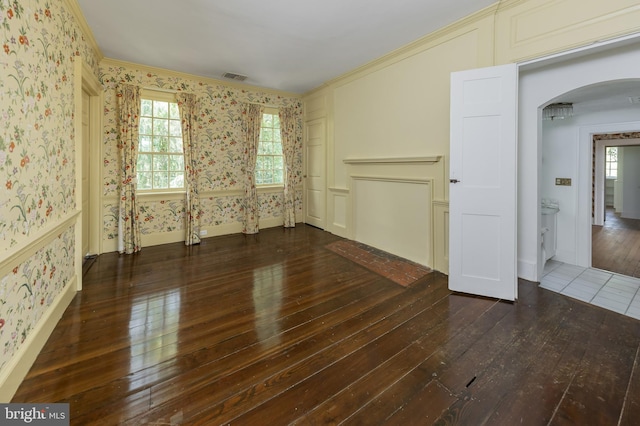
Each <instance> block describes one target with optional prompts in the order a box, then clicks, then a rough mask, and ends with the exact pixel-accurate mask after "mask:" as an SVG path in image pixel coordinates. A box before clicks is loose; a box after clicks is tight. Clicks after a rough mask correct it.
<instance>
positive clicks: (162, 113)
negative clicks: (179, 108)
mask: <svg viewBox="0 0 640 426" xmlns="http://www.w3.org/2000/svg"><path fill="white" fill-rule="evenodd" d="M153 116H154V117H160V118H169V102H162V101H153Z"/></svg>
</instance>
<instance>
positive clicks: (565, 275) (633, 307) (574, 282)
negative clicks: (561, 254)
mask: <svg viewBox="0 0 640 426" xmlns="http://www.w3.org/2000/svg"><path fill="white" fill-rule="evenodd" d="M540 287H542V288H546V289H547V290H551V291H555V292H557V293H560V294H564V295H565V296H568V297H572V298H574V299H578V300H582V301H584V302H587V303H590V304H592V305H596V306H600V307H602V308H605V309H609V310H611V311H614V312H618V313H620V314H623V315H626V316H629V317H632V318H636V319H640V291H639V289H640V279H639V278H633V277H628V276H626V275H619V274H614V273H612V272H607V271H603V270H600V269H593V268H583V267H581V266H575V265H568V264H565V263H562V262H557V261H554V260H549V261H547V263H546V264H545V267H544V272H543V275H542V280H541V282H540Z"/></svg>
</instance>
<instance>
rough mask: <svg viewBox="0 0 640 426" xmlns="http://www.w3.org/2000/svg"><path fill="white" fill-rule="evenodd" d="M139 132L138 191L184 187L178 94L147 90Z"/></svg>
mask: <svg viewBox="0 0 640 426" xmlns="http://www.w3.org/2000/svg"><path fill="white" fill-rule="evenodd" d="M139 134H140V135H139V142H138V162H137V170H136V172H137V178H138V190H139V191H145V192H148V191H180V190H184V151H183V149H182V125H181V122H180V110H179V109H178V104H177V102H176V100H175V95H174V94H172V93H163V92H151V91H145V92H143V94H142V101H141V109H140V127H139Z"/></svg>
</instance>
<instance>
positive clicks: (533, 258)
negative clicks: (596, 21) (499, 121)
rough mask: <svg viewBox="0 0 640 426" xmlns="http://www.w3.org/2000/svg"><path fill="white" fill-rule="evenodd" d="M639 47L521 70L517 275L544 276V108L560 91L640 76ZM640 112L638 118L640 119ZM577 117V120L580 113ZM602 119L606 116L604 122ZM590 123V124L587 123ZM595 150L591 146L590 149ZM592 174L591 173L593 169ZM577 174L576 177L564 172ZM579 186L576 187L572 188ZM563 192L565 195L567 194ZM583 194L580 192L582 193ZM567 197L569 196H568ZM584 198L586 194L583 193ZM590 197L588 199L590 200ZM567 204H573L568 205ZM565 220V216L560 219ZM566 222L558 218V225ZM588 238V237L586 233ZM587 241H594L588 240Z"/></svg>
mask: <svg viewBox="0 0 640 426" xmlns="http://www.w3.org/2000/svg"><path fill="white" fill-rule="evenodd" d="M638 63H640V48H638V47H637V46H626V47H622V48H618V49H611V50H610V51H607V52H602V53H596V54H592V55H588V56H583V57H580V58H577V59H572V60H567V61H564V62H561V63H557V64H551V65H547V66H544V67H541V68H537V69H530V70H526V69H525V70H522V71H521V73H520V82H519V83H520V96H519V121H518V126H519V129H518V150H519V152H518V178H519V182H518V194H519V199H518V275H519V276H520V277H521V278H524V279H527V280H531V281H539V279H540V274H541V272H542V259H541V256H542V253H541V250H540V208H539V205H540V199H541V190H542V186H540V187H539V186H538V182H539V181H540V182H541V184H542V180H543V179H542V143H541V139H542V138H541V136H542V124H541V120H540V109H539V108H540V107H542V106H545V105H547V104H549V103H551V102H552V101H553V100H554V99H555V98H557V97H558V96H560V95H562V94H564V93H567V92H570V91H573V90H576V89H579V88H581V87H584V86H588V85H592V84H596V83H599V82H603V81H613V80H623V79H640V69H639V68H638ZM638 117H640V116H638V115H636V116H635V118H634V120H637V119H638ZM576 119H578V118H577V117H576ZM602 119H603V117H600V118H599V119H598V120H602ZM609 120H615V121H614V122H623V121H624V119H623V118H621V117H618V116H617V117H615V118H612V117H609ZM600 122H601V123H602V122H603V121H600ZM584 124H585V125H586V123H584ZM579 133H580V132H578V135H576V134H575V133H574V134H573V135H571V139H570V143H571V144H573V145H574V148H573V149H577V147H578V139H579V138H580V136H579ZM588 153H590V149H589V150H588ZM584 154H585V153H584V152H583V151H582V152H580V153H578V154H577V155H578V157H577V158H576V161H579V162H580V161H587V162H588V161H589V158H588V155H587V157H586V159H585V158H583V157H582V155H584ZM567 167H570V168H572V170H571V171H572V173H573V175H574V176H576V177H577V178H578V179H580V178H581V176H580V173H581V172H580V170H579V169H578V167H577V163H574V164H573V165H572V164H567ZM588 173H591V172H590V170H589V171H588ZM563 177H572V176H563ZM572 188H574V187H572ZM563 195H564V194H563ZM580 197H581V194H578V198H580ZM563 198H565V197H563ZM566 198H567V199H568V198H573V200H574V202H573V203H574V205H576V204H577V203H579V202H581V201H580V200H576V195H575V193H572V192H571V191H569V193H567V194H566ZM582 198H586V196H583V197H582ZM590 198H591V197H590V196H589V197H588V199H589V200H590ZM561 208H562V207H561ZM567 208H568V207H567ZM582 210H586V209H577V210H576V212H575V217H576V221H577V222H580V223H578V226H580V225H584V224H585V223H587V222H588V223H589V225H590V218H591V214H590V212H587V211H582ZM559 219H560V218H559ZM560 226H561V224H560V223H559V227H560ZM582 237H583V238H584V240H585V241H586V236H582ZM582 237H581V235H577V236H576V239H577V240H578V244H579V245H580V244H582V240H581V238H582ZM585 244H589V247H590V243H588V241H586V243H585Z"/></svg>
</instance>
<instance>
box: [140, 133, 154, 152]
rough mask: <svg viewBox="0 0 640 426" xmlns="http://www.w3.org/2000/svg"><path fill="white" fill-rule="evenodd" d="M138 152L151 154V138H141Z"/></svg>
mask: <svg viewBox="0 0 640 426" xmlns="http://www.w3.org/2000/svg"><path fill="white" fill-rule="evenodd" d="M138 151H142V152H150V151H151V137H150V136H140V143H139V144H138Z"/></svg>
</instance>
